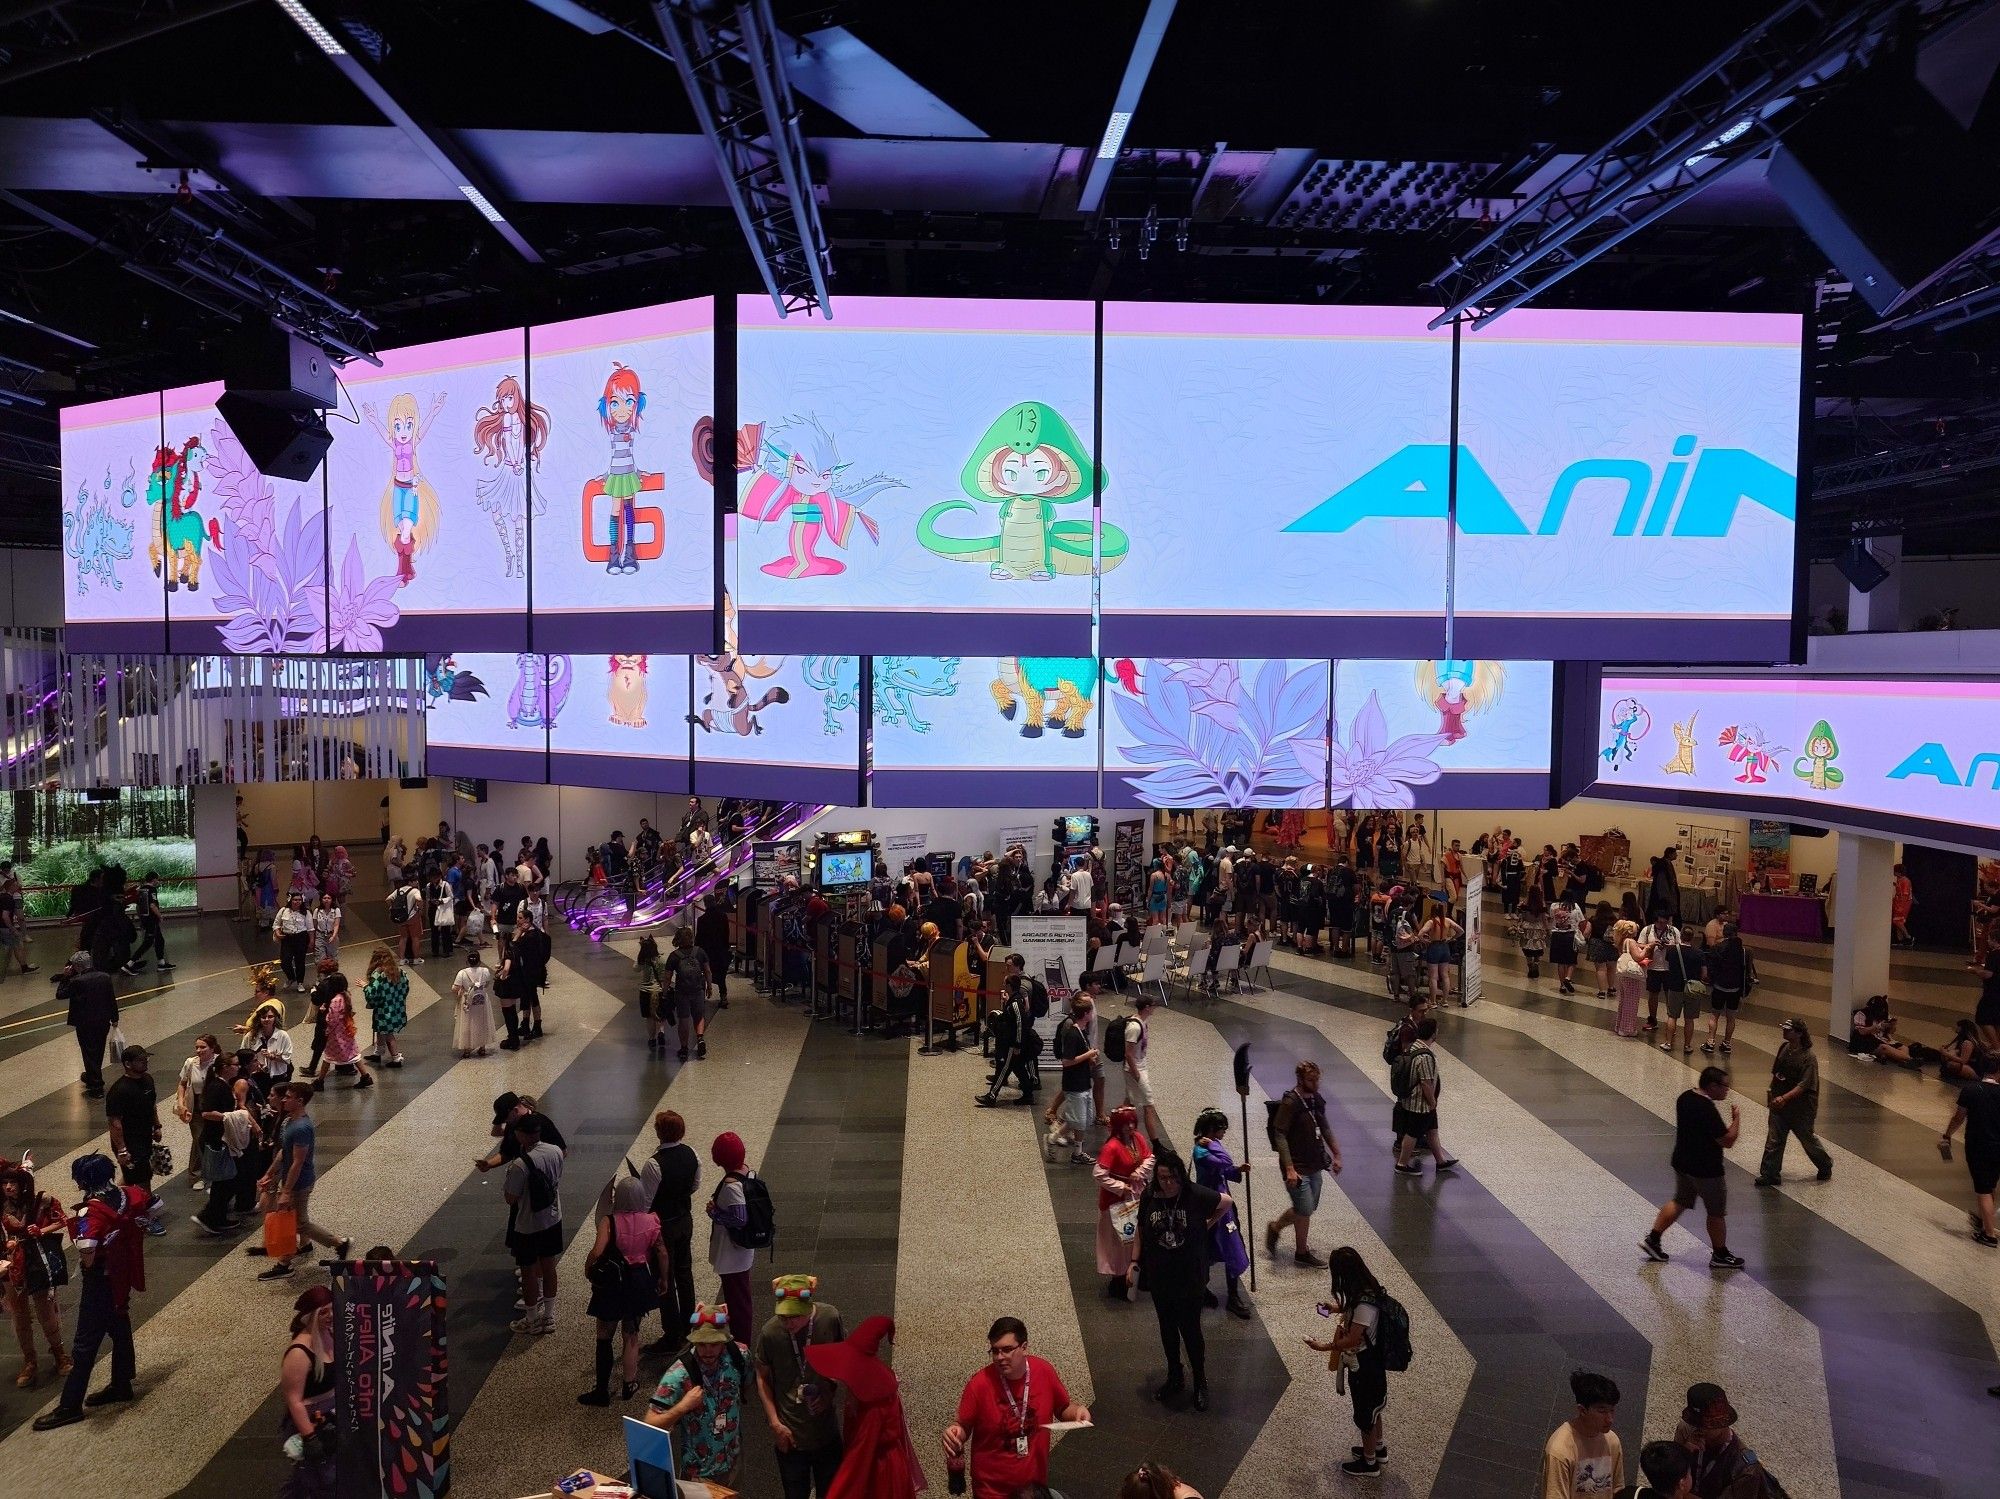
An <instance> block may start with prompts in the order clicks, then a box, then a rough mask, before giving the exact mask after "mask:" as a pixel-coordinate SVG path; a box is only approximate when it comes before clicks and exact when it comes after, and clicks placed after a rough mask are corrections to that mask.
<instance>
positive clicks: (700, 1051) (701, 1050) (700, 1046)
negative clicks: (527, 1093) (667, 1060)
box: [537, 1033, 708, 1062]
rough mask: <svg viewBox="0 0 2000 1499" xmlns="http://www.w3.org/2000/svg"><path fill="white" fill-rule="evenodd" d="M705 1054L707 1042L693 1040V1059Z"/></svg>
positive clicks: (698, 1059) (697, 1059) (700, 1057)
mask: <svg viewBox="0 0 2000 1499" xmlns="http://www.w3.org/2000/svg"><path fill="white" fill-rule="evenodd" d="M537 1034H539V1033H537ZM707 1055H708V1043H707V1042H706V1041H697V1042H695V1043H694V1059H695V1060H696V1061H697V1062H699V1061H701V1060H702V1059H703V1058H704V1057H706V1056H707Z"/></svg>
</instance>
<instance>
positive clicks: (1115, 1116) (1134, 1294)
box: [1091, 1104, 1153, 1301]
mask: <svg viewBox="0 0 2000 1499" xmlns="http://www.w3.org/2000/svg"><path fill="white" fill-rule="evenodd" d="M1138 1122H1139V1116H1138V1115H1137V1114H1136V1113H1134V1112H1133V1110H1132V1107H1131V1105H1130V1104H1121V1105H1120V1106H1119V1107H1117V1108H1115V1109H1113V1110H1112V1111H1111V1115H1110V1117H1109V1118H1108V1119H1107V1120H1106V1121H1105V1123H1106V1124H1107V1125H1108V1126H1109V1127H1110V1130H1111V1135H1110V1138H1109V1139H1107V1140H1106V1141H1105V1142H1104V1148H1103V1149H1102V1150H1100V1151H1099V1152H1098V1153H1097V1164H1096V1165H1095V1166H1094V1167H1093V1168H1092V1169H1091V1175H1092V1176H1094V1177H1095V1178H1096V1179H1097V1273H1098V1274H1099V1275H1102V1276H1104V1277H1105V1278H1106V1284H1105V1294H1106V1295H1110V1296H1122V1297H1124V1298H1125V1299H1126V1300H1127V1301H1136V1300H1137V1299H1138V1296H1139V1288H1138V1282H1137V1280H1136V1279H1135V1278H1134V1276H1133V1267H1134V1265H1135V1264H1136V1262H1137V1257H1138V1248H1139V1246H1138V1238H1137V1228H1138V1225H1137V1219H1136V1215H1137V1208H1136V1204H1137V1202H1138V1200H1139V1195H1140V1194H1141V1193H1142V1192H1144V1191H1145V1190H1146V1184H1147V1183H1148V1182H1149V1181H1151V1180H1152V1179H1153V1152H1152V1149H1151V1148H1150V1147H1149V1146H1148V1145H1147V1144H1146V1139H1145V1136H1143V1135H1141V1134H1140V1133H1139V1130H1138Z"/></svg>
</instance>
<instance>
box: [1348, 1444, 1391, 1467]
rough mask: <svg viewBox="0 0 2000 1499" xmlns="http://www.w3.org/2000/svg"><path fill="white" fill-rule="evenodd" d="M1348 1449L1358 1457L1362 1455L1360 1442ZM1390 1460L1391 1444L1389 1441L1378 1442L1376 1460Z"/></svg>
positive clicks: (1380, 1461)
mask: <svg viewBox="0 0 2000 1499" xmlns="http://www.w3.org/2000/svg"><path fill="white" fill-rule="evenodd" d="M1347 1450H1348V1451H1349V1452H1352V1453H1353V1454H1354V1455H1355V1456H1356V1457H1359V1456H1361V1447H1360V1445H1359V1444H1358V1443H1357V1444H1356V1445H1354V1446H1352V1447H1349V1448H1348V1449H1347ZM1388 1460H1389V1444H1388V1443H1387V1442H1379V1443H1377V1444H1376V1447H1375V1461H1376V1462H1378V1463H1386V1462H1387V1461H1388Z"/></svg>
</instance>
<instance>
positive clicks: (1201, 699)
mask: <svg viewBox="0 0 2000 1499" xmlns="http://www.w3.org/2000/svg"><path fill="white" fill-rule="evenodd" d="M1160 665H1161V666H1163V667H1164V668H1166V674H1167V677H1168V678H1169V680H1171V681H1175V682H1179V683H1180V684H1181V685H1182V686H1183V687H1185V688H1187V690H1188V711H1189V712H1191V713H1198V714H1200V715H1201V716H1202V717H1203V718H1207V719H1210V720H1213V721H1214V722H1215V723H1218V724H1220V725H1222V727H1223V728H1225V729H1228V730H1229V731H1230V732H1232V733H1234V732H1235V731H1236V730H1237V729H1239V728H1241V727H1242V724H1243V719H1242V715H1241V714H1240V713H1239V712H1238V711H1237V706H1236V695H1237V693H1238V692H1240V691H1241V690H1242V687H1243V676H1242V673H1241V671H1239V670H1238V663H1237V662H1234V661H1214V660H1195V661H1162V662H1161V663H1160Z"/></svg>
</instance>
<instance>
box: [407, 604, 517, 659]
mask: <svg viewBox="0 0 2000 1499" xmlns="http://www.w3.org/2000/svg"><path fill="white" fill-rule="evenodd" d="M474 646H477V647H478V648H479V649H480V650H482V651H525V650H526V649H527V648H528V616H527V614H526V613H525V612H522V611H519V610H512V609H509V610H495V611H493V612H491V613H485V614H416V615H411V614H406V615H404V616H403V617H402V618H401V619H399V620H397V621H396V623H394V624H393V625H391V626H389V628H388V629H386V630H384V631H383V632H382V651H383V653H384V654H385V655H390V656H417V655H423V654H425V653H426V652H429V653H445V654H449V653H451V652H453V651H463V650H469V649H471V648H472V647H474Z"/></svg>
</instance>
